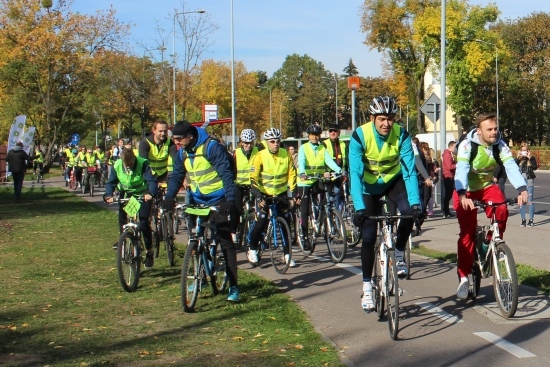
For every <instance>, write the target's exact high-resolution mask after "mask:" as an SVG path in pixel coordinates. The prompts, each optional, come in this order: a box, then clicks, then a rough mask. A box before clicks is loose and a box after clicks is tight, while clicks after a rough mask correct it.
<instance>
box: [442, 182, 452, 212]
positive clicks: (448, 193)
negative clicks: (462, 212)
mask: <svg viewBox="0 0 550 367" xmlns="http://www.w3.org/2000/svg"><path fill="white" fill-rule="evenodd" d="M443 188H444V191H445V193H444V196H443V203H442V205H443V215H447V214H450V212H449V201H451V199H452V198H453V191H454V190H455V179H454V178H443Z"/></svg>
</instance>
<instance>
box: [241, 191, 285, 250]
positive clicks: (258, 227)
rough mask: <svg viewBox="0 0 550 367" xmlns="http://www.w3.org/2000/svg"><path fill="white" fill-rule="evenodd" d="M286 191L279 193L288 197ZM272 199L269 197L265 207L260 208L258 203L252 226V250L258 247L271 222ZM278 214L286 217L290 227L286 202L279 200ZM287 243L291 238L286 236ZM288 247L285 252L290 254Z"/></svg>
mask: <svg viewBox="0 0 550 367" xmlns="http://www.w3.org/2000/svg"><path fill="white" fill-rule="evenodd" d="M286 196H287V195H286V192H285V193H283V194H281V195H279V197H286ZM269 204H270V200H269V198H268V199H266V205H265V206H264V207H263V208H260V207H259V206H258V205H257V204H256V213H257V217H256V221H255V222H254V227H253V228H252V233H251V234H250V248H251V249H252V250H257V249H258V244H259V242H260V239H261V238H262V233H263V232H264V231H265V230H266V228H267V225H268V223H269V208H268V206H269ZM277 216H279V217H282V218H284V220H285V222H286V224H287V225H288V228H290V223H289V220H290V215H289V213H288V206H287V205H286V203H285V202H279V203H277ZM283 235H284V236H285V237H286V235H287V233H286V231H284V232H283ZM284 240H285V243H289V239H288V238H285V239H284ZM288 250H289V248H288V247H283V252H284V253H285V254H288Z"/></svg>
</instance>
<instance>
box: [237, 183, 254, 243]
mask: <svg viewBox="0 0 550 367" xmlns="http://www.w3.org/2000/svg"><path fill="white" fill-rule="evenodd" d="M238 186H239V188H240V189H241V190H243V202H242V205H243V212H242V214H241V216H240V218H239V226H238V228H237V250H240V249H241V247H242V246H243V244H245V241H246V239H245V235H244V234H245V233H247V232H248V230H249V228H250V222H249V221H248V220H247V218H248V215H249V214H250V213H251V211H252V210H253V206H252V204H251V203H252V199H251V193H250V185H238ZM245 248H246V245H245Z"/></svg>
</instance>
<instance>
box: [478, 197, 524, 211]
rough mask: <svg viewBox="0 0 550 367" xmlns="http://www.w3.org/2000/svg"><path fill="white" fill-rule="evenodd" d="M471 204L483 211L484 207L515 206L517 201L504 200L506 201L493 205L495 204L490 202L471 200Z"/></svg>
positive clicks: (512, 199)
mask: <svg viewBox="0 0 550 367" xmlns="http://www.w3.org/2000/svg"><path fill="white" fill-rule="evenodd" d="M473 202H474V205H475V206H477V207H479V208H483V209H485V208H486V207H497V206H500V205H514V204H517V202H518V199H517V198H506V200H505V201H503V202H501V203H495V202H492V201H482V200H473Z"/></svg>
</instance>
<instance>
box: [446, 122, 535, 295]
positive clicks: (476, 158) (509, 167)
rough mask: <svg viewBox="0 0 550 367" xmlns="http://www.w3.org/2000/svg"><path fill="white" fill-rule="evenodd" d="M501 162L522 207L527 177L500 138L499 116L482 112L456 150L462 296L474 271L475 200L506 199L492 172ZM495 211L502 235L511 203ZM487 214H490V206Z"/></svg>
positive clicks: (459, 264) (455, 193) (458, 251)
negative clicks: (516, 191)
mask: <svg viewBox="0 0 550 367" xmlns="http://www.w3.org/2000/svg"><path fill="white" fill-rule="evenodd" d="M498 161H500V162H498ZM499 163H501V164H502V165H503V166H504V168H505V169H506V173H507V175H508V179H509V180H510V183H511V184H512V185H513V186H514V187H515V188H516V189H517V190H518V205H519V206H520V207H521V206H522V205H523V204H525V203H527V201H528V200H527V199H528V196H527V188H526V186H527V184H526V182H525V178H523V176H522V175H521V172H520V170H519V167H518V165H517V163H516V161H515V160H514V157H513V155H512V153H511V152H510V149H509V148H508V145H507V144H506V143H505V142H504V141H503V140H502V139H501V135H500V133H499V131H498V125H497V118H496V116H495V115H494V114H481V115H479V116H478V117H477V119H476V128H475V129H473V130H471V131H470V132H469V133H468V134H467V136H466V138H465V139H464V140H463V141H462V142H461V143H460V145H459V147H458V154H457V163H456V174H455V187H456V190H455V192H454V193H453V206H454V208H455V210H456V216H457V218H458V225H459V226H460V233H459V236H458V242H457V255H458V276H459V278H460V283H459V285H458V289H457V291H456V295H457V297H458V298H459V299H466V298H467V297H468V287H469V281H468V275H469V274H470V273H471V272H472V263H473V261H474V245H475V233H476V228H477V208H476V207H475V206H474V203H473V200H481V201H492V202H495V203H499V202H504V201H505V200H506V197H505V196H504V194H503V193H502V191H500V188H499V186H498V185H495V184H494V183H493V173H494V170H495V168H496V167H497V165H498V164H499ZM495 214H496V218H497V220H498V222H499V223H498V226H499V231H500V236H501V237H502V236H503V234H504V231H505V230H506V221H507V220H508V207H507V206H506V205H501V206H499V207H497V208H496V213H495ZM486 215H487V217H490V215H491V212H490V211H489V209H488V210H487V211H486Z"/></svg>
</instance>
